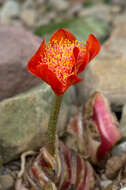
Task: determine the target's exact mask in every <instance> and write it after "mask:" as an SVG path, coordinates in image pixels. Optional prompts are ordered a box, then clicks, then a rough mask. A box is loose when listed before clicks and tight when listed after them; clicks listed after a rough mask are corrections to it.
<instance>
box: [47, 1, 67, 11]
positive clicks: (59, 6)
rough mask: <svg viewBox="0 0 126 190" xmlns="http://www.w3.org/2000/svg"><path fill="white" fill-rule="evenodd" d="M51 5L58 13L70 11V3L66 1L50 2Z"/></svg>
mask: <svg viewBox="0 0 126 190" xmlns="http://www.w3.org/2000/svg"><path fill="white" fill-rule="evenodd" d="M50 5H51V6H52V7H53V8H55V9H56V10H58V11H64V10H66V9H68V7H69V2H68V1H66V0H58V1H57V0H50Z"/></svg>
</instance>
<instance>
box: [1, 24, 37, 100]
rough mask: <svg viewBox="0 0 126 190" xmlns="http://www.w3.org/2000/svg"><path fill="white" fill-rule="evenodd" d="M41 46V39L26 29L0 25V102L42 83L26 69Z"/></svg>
mask: <svg viewBox="0 0 126 190" xmlns="http://www.w3.org/2000/svg"><path fill="white" fill-rule="evenodd" d="M39 44H40V39H39V38H37V37H35V36H34V35H33V34H31V33H30V32H28V31H27V30H25V29H24V28H21V27H10V26H3V25H0V100H3V99H5V98H8V97H11V96H14V95H16V94H18V93H21V92H24V91H26V90H28V89H30V88H31V87H33V86H35V85H37V84H39V83H40V80H39V79H37V78H36V77H34V76H33V75H31V74H30V73H28V71H27V68H26V66H27V62H28V60H29V59H30V57H31V56H32V55H33V53H34V52H35V51H36V50H37V48H38V47H39Z"/></svg>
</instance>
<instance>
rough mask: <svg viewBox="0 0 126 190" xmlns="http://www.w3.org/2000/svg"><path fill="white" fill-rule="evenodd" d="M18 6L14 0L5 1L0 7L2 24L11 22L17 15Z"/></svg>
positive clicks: (18, 11) (18, 12)
mask: <svg viewBox="0 0 126 190" xmlns="http://www.w3.org/2000/svg"><path fill="white" fill-rule="evenodd" d="M19 14H20V7H19V4H18V2H16V1H14V0H10V1H6V2H5V3H4V5H3V7H2V10H1V14H0V21H1V23H2V24H11V20H12V19H14V18H17V17H19Z"/></svg>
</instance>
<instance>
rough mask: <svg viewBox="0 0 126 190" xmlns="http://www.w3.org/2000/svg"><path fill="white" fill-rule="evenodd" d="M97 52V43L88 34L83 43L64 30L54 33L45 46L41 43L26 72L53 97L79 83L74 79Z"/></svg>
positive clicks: (76, 78) (92, 36)
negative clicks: (48, 87) (32, 75)
mask: <svg viewBox="0 0 126 190" xmlns="http://www.w3.org/2000/svg"><path fill="white" fill-rule="evenodd" d="M99 50H100V43H99V41H98V39H97V38H96V37H95V36H94V35H93V34H90V35H89V38H88V40H87V42H86V44H84V42H78V41H77V40H76V38H75V36H74V35H73V34H72V33H71V32H69V31H68V30H65V29H59V30H57V31H56V32H55V33H54V34H53V35H52V37H51V38H50V41H49V43H48V44H47V45H46V43H45V40H44V39H43V42H42V44H41V45H40V47H39V49H38V51H37V52H36V53H35V55H34V56H33V57H32V58H31V60H30V61H29V63H28V70H29V71H30V72H31V73H33V74H34V75H36V76H37V77H39V78H40V79H42V80H43V81H45V82H47V83H48V84H49V85H50V86H51V87H52V89H53V91H54V92H55V94H56V95H61V94H63V93H64V92H65V91H66V90H67V88H69V87H70V86H71V85H72V84H75V83H78V82H80V81H81V80H82V79H81V78H79V77H78V76H77V75H78V74H79V73H81V72H82V71H84V69H85V67H86V65H87V64H88V62H89V61H90V60H91V59H93V58H94V57H95V56H96V55H97V54H98V52H99Z"/></svg>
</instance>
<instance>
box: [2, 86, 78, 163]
mask: <svg viewBox="0 0 126 190" xmlns="http://www.w3.org/2000/svg"><path fill="white" fill-rule="evenodd" d="M52 98H53V92H52V90H50V87H49V86H48V85H46V84H45V83H43V85H42V86H41V88H37V89H35V90H31V91H29V92H28V93H26V94H22V95H19V96H17V97H14V98H10V99H8V100H4V101H2V102H1V103H0V155H1V157H2V161H3V162H4V163H5V162H8V161H10V160H12V159H15V158H16V156H18V155H19V154H20V153H22V152H24V151H27V150H32V149H36V148H38V147H41V146H43V145H44V144H45V143H47V137H46V132H47V124H48V118H49V114H50V106H51V102H52ZM75 102H76V98H75V91H74V88H73V87H72V88H70V89H69V90H68V91H67V93H66V94H65V96H64V102H63V105H62V108H61V112H60V117H59V123H58V131H59V135H61V134H62V133H63V132H64V130H65V128H66V127H67V122H68V121H69V118H70V117H71V116H72V115H73V114H75V112H76V111H77V109H76V106H75V105H74V103H75Z"/></svg>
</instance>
